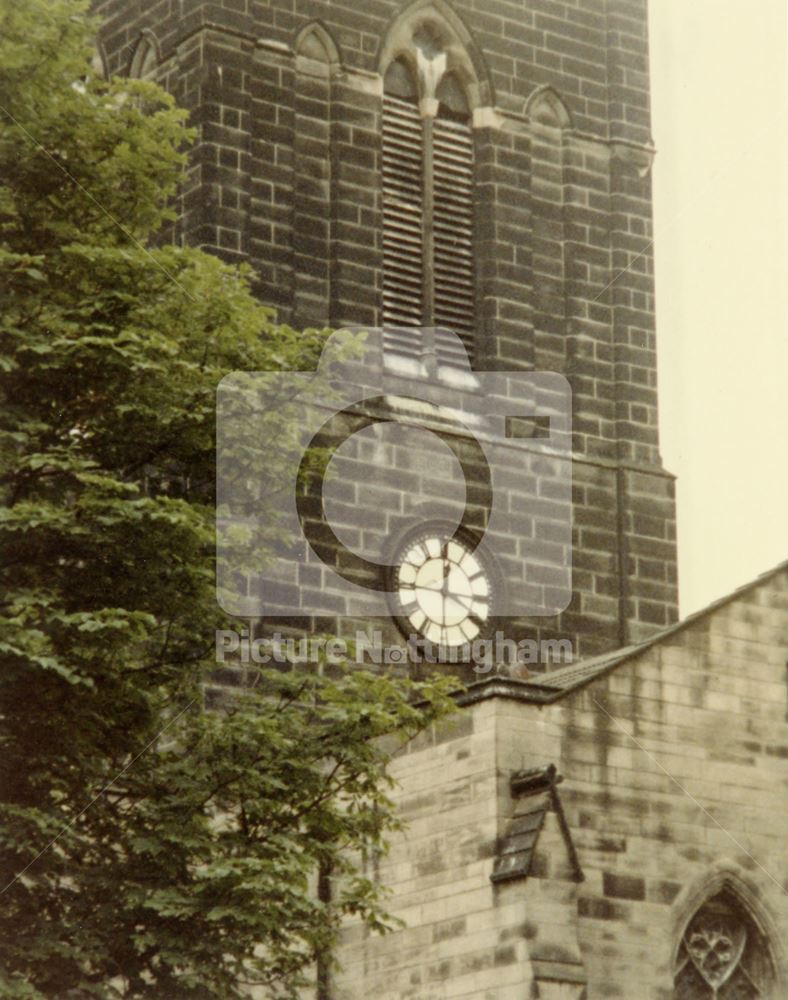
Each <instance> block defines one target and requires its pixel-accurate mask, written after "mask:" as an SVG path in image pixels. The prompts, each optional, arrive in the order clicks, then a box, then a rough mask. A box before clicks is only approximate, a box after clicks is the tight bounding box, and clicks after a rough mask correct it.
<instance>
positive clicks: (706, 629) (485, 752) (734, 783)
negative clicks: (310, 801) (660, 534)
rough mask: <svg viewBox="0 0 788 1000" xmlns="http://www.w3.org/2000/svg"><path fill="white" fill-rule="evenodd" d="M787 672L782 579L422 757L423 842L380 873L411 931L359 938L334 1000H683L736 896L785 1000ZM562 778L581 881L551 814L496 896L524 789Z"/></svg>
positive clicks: (504, 706) (787, 589)
mask: <svg viewBox="0 0 788 1000" xmlns="http://www.w3.org/2000/svg"><path fill="white" fill-rule="evenodd" d="M787 661H788V571H786V570H783V571H782V572H781V573H780V574H778V575H776V576H772V577H771V579H768V580H766V581H765V582H763V583H761V584H760V585H758V586H755V587H752V588H750V589H749V590H747V591H745V592H743V593H742V594H741V595H740V596H738V597H734V599H732V600H731V601H729V602H728V603H726V604H724V605H722V606H720V607H719V608H717V609H716V610H712V611H710V612H708V613H706V614H704V615H702V616H700V617H698V618H697V619H696V620H694V621H693V622H691V623H690V624H688V625H687V626H686V627H684V628H683V629H681V630H679V631H676V632H673V633H672V634H669V635H667V636H666V637H665V638H664V639H661V640H659V641H658V642H657V643H656V644H655V645H653V646H652V647H651V648H649V649H648V650H646V651H644V652H642V653H640V654H637V655H635V656H633V657H631V658H630V659H629V660H627V661H625V662H623V663H621V664H620V665H619V666H617V667H616V668H614V669H613V671H612V672H610V673H609V674H607V675H606V676H602V677H600V678H599V679H597V680H596V681H594V682H593V683H591V684H589V685H588V686H587V687H585V688H582V689H580V690H578V691H576V692H574V693H569V694H567V695H566V696H565V697H564V698H563V699H562V700H560V701H558V702H557V703H554V704H552V705H546V706H542V707H539V706H537V705H535V704H528V703H525V702H523V701H517V700H512V699H507V698H502V697H497V698H493V697H491V698H489V699H487V700H483V701H481V702H480V703H477V704H475V705H473V706H472V707H471V708H469V709H467V710H466V711H465V712H464V714H462V715H460V716H459V722H458V724H459V727H460V728H459V729H458V730H457V732H456V733H455V734H454V736H453V737H452V736H451V733H450V732H449V731H447V730H444V731H443V732H442V733H441V734H439V737H438V739H437V742H436V741H435V738H434V736H433V737H432V740H431V739H430V738H427V737H425V738H424V739H423V740H421V741H420V742H419V743H417V744H414V745H413V746H411V747H410V750H409V753H407V754H405V755H404V756H402V757H400V758H399V759H398V760H397V761H396V762H395V773H396V776H397V778H398V779H399V781H400V782H401V787H400V790H399V793H398V795H399V802H400V810H401V815H402V817H403V818H404V819H406V820H407V821H408V828H407V831H406V832H405V833H404V834H402V835H401V836H400V837H398V838H397V840H396V842H395V843H394V845H393V849H392V852H391V855H390V857H389V858H388V859H386V860H385V861H384V862H383V863H382V864H381V866H380V876H381V878H382V879H383V881H384V882H387V883H388V884H389V885H390V886H391V887H392V889H393V892H394V895H393V910H394V912H395V913H396V914H398V915H400V916H401V917H403V919H405V920H406V921H407V924H408V929H407V930H404V931H402V932H398V933H396V934H394V935H392V937H390V938H389V939H384V940H382V941H381V940H378V939H376V938H374V937H367V936H364V935H363V934H361V933H360V932H358V931H351V932H350V934H349V937H348V939H347V942H346V944H345V947H344V948H343V950H342V951H341V953H340V959H341V961H342V962H343V965H344V969H345V971H344V973H342V975H340V976H339V977H338V978H337V981H336V994H335V995H336V997H337V998H342V1000H355V998H357V997H358V998H359V1000H360V998H362V997H367V996H376V997H378V998H379V1000H406V998H407V1000H433V998H435V1000H437V998H441V1000H448V998H455V997H467V998H469V1000H470V998H472V997H473V998H480V997H483V998H484V1000H523V998H524V997H541V998H543V1000H544V998H545V997H554V996H555V997H564V998H567V1000H575V998H578V997H581V996H583V994H582V993H581V992H580V991H581V989H582V987H581V986H580V985H577V984H574V983H573V982H572V981H571V976H567V981H566V982H565V983H556V982H552V984H551V985H550V984H548V983H547V982H545V983H540V984H539V985H538V986H534V985H533V982H534V978H538V977H539V976H540V975H541V974H542V973H540V972H539V970H540V969H544V968H545V967H547V968H550V967H558V966H561V967H562V968H564V969H567V968H568V969H570V970H571V969H572V968H573V964H574V963H577V962H578V961H582V964H583V968H584V971H585V975H586V977H587V987H586V988H587V994H586V1000H603V998H624V1000H671V998H672V996H673V988H672V976H673V961H674V956H675V954H676V950H677V948H678V944H679V941H680V939H681V935H682V933H683V931H684V928H685V926H686V924H687V922H688V920H689V919H690V917H691V916H692V914H693V912H694V911H695V910H696V909H697V908H698V907H699V906H700V905H701V904H702V903H703V901H704V899H705V898H706V897H707V896H708V895H713V894H714V893H715V892H716V891H719V889H720V888H721V887H724V888H728V889H730V890H731V891H732V892H733V893H734V894H735V895H736V896H737V898H739V899H740V900H741V901H742V905H743V906H744V907H745V908H746V909H748V911H749V913H750V915H751V916H752V917H753V919H754V921H755V924H756V926H758V927H759V929H760V930H761V932H762V933H763V934H764V936H765V937H766V938H767V939H768V940H769V945H770V948H771V952H772V956H771V957H772V961H773V963H774V965H775V968H776V972H777V976H778V981H777V985H776V987H775V990H774V992H773V994H772V995H771V1000H779V998H781V997H784V996H786V995H788V980H786V979H785V975H786V966H785V955H786V952H785V947H786V943H788V902H787V901H786V900H787V898H788V897H786V888H788V852H786V848H785V822H784V818H785V814H786V809H787V808H788V791H786V788H787V787H788V770H787V768H788V764H787V763H786V761H788V724H787V723H786V705H787V704H788V695H787V693H786V673H785V671H786V662H787ZM633 737H634V739H633ZM635 741H637V742H635ZM551 763H552V764H555V765H556V767H557V769H558V772H559V773H560V774H562V775H563V777H564V781H563V783H562V784H560V785H559V786H558V791H559V794H560V797H561V802H562V803H563V807H564V810H565V814H566V817H567V821H568V825H569V828H570V831H571V836H572V839H573V842H574V844H575V846H576V849H577V853H578V858H579V862H580V865H581V868H582V870H583V874H584V881H582V882H581V883H579V884H577V883H576V882H573V881H571V880H570V879H569V878H568V877H567V871H566V867H567V863H566V850H565V847H564V844H563V841H562V839H561V837H560V836H559V835H558V833H557V829H556V817H555V814H554V813H548V815H547V821H546V823H545V827H544V829H543V830H542V833H541V835H540V838H539V841H538V845H537V847H538V850H537V853H536V855H535V857H534V859H533V862H532V865H531V875H530V876H529V878H528V879H527V880H525V881H523V880H515V881H512V882H509V883H504V884H503V885H501V886H499V887H498V888H495V887H494V886H493V885H492V884H491V882H490V874H491V872H492V869H493V863H494V854H495V850H496V838H500V837H501V836H502V835H503V834H504V833H505V831H506V828H507V824H508V819H509V816H510V815H511V813H512V797H511V794H510V792H509V779H510V776H511V775H512V773H514V772H516V771H520V770H522V769H524V768H526V769H527V768H533V767H545V766H547V765H549V764H551ZM498 843H500V841H498ZM559 987H560V991H559V992H549V989H554V990H559ZM532 989H533V990H534V992H529V990H532Z"/></svg>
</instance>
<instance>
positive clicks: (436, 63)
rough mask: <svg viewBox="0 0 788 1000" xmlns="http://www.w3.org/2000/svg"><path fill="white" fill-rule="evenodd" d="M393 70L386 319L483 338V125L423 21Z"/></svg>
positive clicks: (386, 162)
mask: <svg viewBox="0 0 788 1000" xmlns="http://www.w3.org/2000/svg"><path fill="white" fill-rule="evenodd" d="M412 40H413V45H412V47H411V51H409V52H407V53H405V54H401V55H399V57H398V58H396V59H394V61H393V62H392V63H391V64H390V65H389V66H388V69H387V71H386V74H385V77H384V87H383V90H384V95H383V129H382V188H383V324H384V326H386V327H418V326H427V327H431V326H441V327H448V328H449V329H451V330H453V331H454V332H455V333H457V334H458V335H459V337H460V339H461V340H462V342H463V344H464V345H465V348H466V350H467V351H468V354H469V356H470V357H471V358H472V357H473V341H474V327H475V323H474V270H473V248H472V239H473V132H472V128H471V110H470V107H469V104H468V99H467V96H466V92H465V88H464V86H463V84H462V81H461V79H460V77H459V75H458V74H457V72H455V71H454V70H453V69H452V68H451V67H450V62H449V60H448V58H447V53H446V51H444V50H443V46H442V42H441V39H440V36H439V35H438V33H437V32H436V31H433V30H432V29H431V28H430V27H429V26H422V27H421V28H420V29H419V30H418V31H416V32H414V34H413V36H412Z"/></svg>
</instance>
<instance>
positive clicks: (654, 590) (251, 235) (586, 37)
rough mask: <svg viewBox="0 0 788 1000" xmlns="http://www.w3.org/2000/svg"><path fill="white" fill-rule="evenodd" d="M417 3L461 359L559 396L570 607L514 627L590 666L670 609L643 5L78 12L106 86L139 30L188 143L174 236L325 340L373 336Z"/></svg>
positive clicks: (328, 5)
mask: <svg viewBox="0 0 788 1000" xmlns="http://www.w3.org/2000/svg"><path fill="white" fill-rule="evenodd" d="M416 9H418V10H421V11H422V14H424V16H427V15H429V16H430V17H432V18H433V19H434V20H437V21H439V22H440V23H442V24H444V25H446V26H447V28H446V30H447V31H449V32H450V33H452V35H453V37H455V38H456V39H457V40H458V44H461V45H462V46H463V47H464V49H465V51H466V52H467V53H468V55H469V59H470V62H471V64H472V65H473V68H474V72H475V74H476V82H475V84H474V86H475V88H476V90H475V94H476V97H475V107H474V126H475V127H474V135H475V172H476V176H475V185H474V190H475V199H476V222H475V235H474V247H475V258H476V300H477V359H478V360H477V364H478V365H479V366H480V367H485V366H487V367H493V368H495V367H503V368H526V369H528V368H536V369H545V370H555V371H559V372H562V373H564V374H565V375H566V376H567V378H568V379H569V380H570V383H571V385H572V389H573V397H574V413H573V421H574V443H575V452H576V470H575V479H576V484H577V487H576V516H575V538H576V548H575V568H576V583H575V595H574V599H573V602H572V604H571V606H570V607H569V609H568V610H567V612H566V613H565V614H564V615H563V616H562V617H561V618H560V619H558V620H556V619H551V620H549V621H535V622H534V628H535V629H536V630H537V631H540V632H543V633H544V634H545V635H548V634H549V635H552V634H556V633H557V634H560V635H563V636H566V637H570V638H572V640H573V641H574V643H575V647H576V650H575V651H576V655H589V654H593V653H595V652H598V651H600V650H604V649H610V648H613V647H615V646H616V645H617V644H618V643H621V642H626V641H629V640H630V639H637V638H641V637H642V636H644V635H645V634H647V633H649V632H651V631H653V630H654V629H655V628H659V627H661V626H664V625H665V624H669V623H670V622H671V621H673V620H675V616H676V594H677V581H676V560H675V513H674V497H673V483H672V479H671V478H670V477H669V476H668V475H667V474H666V473H665V471H664V470H663V469H662V466H661V463H660V458H659V453H658V441H657V398H656V354H655V326H654V289H653V261H652V256H651V249H650V240H651V235H652V224H651V181H650V173H649V166H650V162H651V157H652V147H651V139H650V121H649V88H648V52H647V38H646V24H647V18H646V0H574V2H572V3H565V2H558V0H534V2H533V3H529V4H527V5H523V4H521V3H519V2H512V0H457V2H455V3H452V4H448V3H445V2H443V0H435V2H434V3H427V2H418V3H416V4H413V5H407V4H402V3H399V2H396V0H369V2H366V3H364V4H363V5H359V4H358V3H355V2H352V0H269V2H265V3H264V2H262V0H215V2H203V0H158V2H147V0H99V2H97V3H96V11H97V13H98V15H99V16H100V17H101V18H103V26H102V29H101V32H100V46H101V51H102V53H103V56H104V59H105V62H106V64H107V68H108V71H109V72H110V73H121V74H122V73H125V72H127V71H128V69H129V65H130V61H131V58H132V56H133V53H134V49H135V47H136V45H137V44H138V41H139V39H140V37H141V32H142V31H143V30H146V31H149V32H151V33H152V36H153V37H154V38H155V40H156V43H157V46H158V51H159V56H160V63H159V70H158V74H157V78H158V79H159V80H160V81H161V82H162V83H163V84H164V86H166V87H167V88H168V89H169V90H170V91H171V92H172V93H173V94H174V95H175V97H176V98H177V100H178V101H179V103H181V104H182V105H183V106H184V107H186V108H188V109H189V111H190V113H191V123H192V124H193V125H194V126H195V127H196V128H197V130H198V138H197V142H196V145H195V148H194V153H193V157H192V165H191V169H190V173H189V176H188V180H187V182H186V184H185V186H184V190H183V192H182V196H181V203H180V209H181V212H180V216H181V222H180V238H182V239H184V240H186V241H188V242H190V243H194V244H196V245H199V246H202V247H204V248H206V249H209V250H211V251H212V252H215V253H217V254H219V255H220V256H222V257H224V258H225V259H228V260H231V261H248V262H250V263H251V264H252V266H253V269H254V273H255V280H256V287H257V290H258V291H259V294H260V296H261V298H262V299H263V300H264V301H266V302H268V303H271V304H272V305H273V306H275V307H276V308H277V310H278V314H279V317H280V319H281V320H282V321H284V322H291V323H294V324H297V325H298V324H315V325H322V324H325V325H329V326H332V327H337V326H341V325H343V324H351V323H356V324H362V325H363V324H376V323H378V322H379V320H380V306H381V291H382V271H381V266H382V254H381V227H380V223H381V187H380V169H379V168H380V117H381V107H382V97H381V95H382V77H381V75H380V69H381V65H380V58H381V53H382V51H383V49H384V47H385V45H386V42H387V39H388V38H390V37H391V32H392V30H393V31H394V32H395V33H396V30H398V27H397V26H398V24H399V23H400V21H398V19H401V17H402V15H403V12H405V11H408V10H411V11H412V10H416ZM425 12H426V13H425ZM304 624H306V625H307V626H308V627H314V626H315V622H314V621H312V622H306V623H304ZM334 625H337V622H336V621H335V622H334Z"/></svg>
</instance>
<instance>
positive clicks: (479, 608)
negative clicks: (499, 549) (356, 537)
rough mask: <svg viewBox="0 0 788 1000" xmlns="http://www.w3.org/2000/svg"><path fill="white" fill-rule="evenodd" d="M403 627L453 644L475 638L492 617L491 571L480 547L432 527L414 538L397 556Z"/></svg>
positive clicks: (431, 639) (439, 642)
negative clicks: (477, 548)
mask: <svg viewBox="0 0 788 1000" xmlns="http://www.w3.org/2000/svg"><path fill="white" fill-rule="evenodd" d="M395 567H396V568H395V573H394V589H395V598H396V601H397V604H398V608H399V611H398V618H399V620H400V625H401V627H405V628H406V630H407V631H409V632H411V633H418V634H419V635H421V636H423V638H425V639H427V640H428V641H429V642H433V643H435V644H437V645H440V646H443V647H447V648H451V647H456V646H462V645H464V644H465V643H468V642H472V641H473V640H474V639H476V638H477V637H478V636H479V635H480V633H481V632H482V631H483V629H484V628H485V626H486V624H487V621H488V619H489V617H490V605H491V601H492V586H491V579H490V573H489V572H488V570H487V568H486V567H485V565H484V562H483V560H482V558H481V556H480V555H479V554H478V550H476V551H474V547H473V546H472V545H470V544H466V543H465V542H463V541H462V540H458V539H457V538H453V537H452V536H451V535H447V536H442V535H441V534H440V533H439V532H438V531H430V530H429V529H427V530H425V531H423V532H421V533H420V534H418V535H416V536H413V537H412V538H411V539H410V540H408V541H407V542H406V543H405V544H404V545H403V546H402V547H401V548H400V551H399V554H398V557H397V559H396V560H395Z"/></svg>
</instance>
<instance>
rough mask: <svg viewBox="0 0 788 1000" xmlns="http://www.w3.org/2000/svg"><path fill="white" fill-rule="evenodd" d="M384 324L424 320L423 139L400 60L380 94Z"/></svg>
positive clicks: (411, 323)
mask: <svg viewBox="0 0 788 1000" xmlns="http://www.w3.org/2000/svg"><path fill="white" fill-rule="evenodd" d="M382 140H383V141H382V150H383V155H382V166H383V324H384V326H386V327H401V326H405V327H408V326H421V325H422V323H423V321H424V298H423V296H424V287H423V286H424V246H423V244H424V235H423V234H424V177H423V171H424V166H423V138H422V122H421V114H420V112H419V104H418V95H417V91H416V84H415V81H414V79H413V77H412V75H411V73H410V70H409V69H408V68H407V67H406V66H405V64H404V63H402V62H401V61H399V60H398V61H397V62H395V63H392V65H391V68H390V69H389V71H388V73H387V74H386V89H385V93H384V96H383V136H382Z"/></svg>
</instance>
